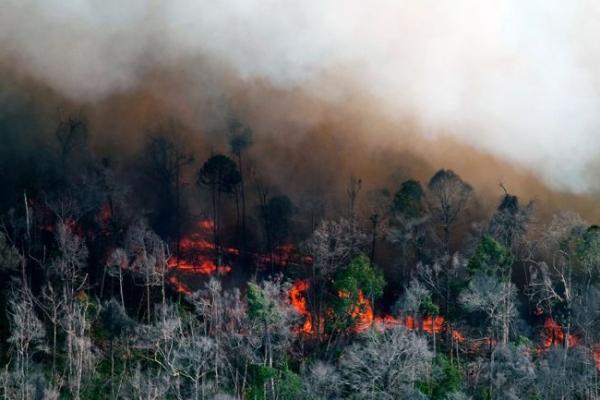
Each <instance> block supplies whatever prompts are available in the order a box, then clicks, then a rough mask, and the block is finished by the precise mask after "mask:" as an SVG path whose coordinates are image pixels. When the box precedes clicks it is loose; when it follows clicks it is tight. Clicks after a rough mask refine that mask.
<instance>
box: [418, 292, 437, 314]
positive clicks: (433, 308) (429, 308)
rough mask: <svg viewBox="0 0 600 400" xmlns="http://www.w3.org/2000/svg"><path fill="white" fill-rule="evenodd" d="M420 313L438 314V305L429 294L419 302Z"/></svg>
mask: <svg viewBox="0 0 600 400" xmlns="http://www.w3.org/2000/svg"><path fill="white" fill-rule="evenodd" d="M419 311H420V312H421V314H422V315H439V313H440V307H439V306H438V305H437V304H435V303H434V302H433V299H432V298H431V295H427V297H425V298H424V299H423V302H422V303H421V307H420V310H419Z"/></svg>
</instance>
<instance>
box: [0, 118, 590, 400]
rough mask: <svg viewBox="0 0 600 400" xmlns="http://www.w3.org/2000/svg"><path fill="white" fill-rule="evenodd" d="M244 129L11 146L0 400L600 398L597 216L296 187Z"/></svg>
mask: <svg viewBox="0 0 600 400" xmlns="http://www.w3.org/2000/svg"><path fill="white" fill-rule="evenodd" d="M228 121H229V122H228V128H227V130H226V131H225V132H223V133H222V134H223V135H225V136H226V137H227V140H228V145H227V146H222V147H221V148H217V147H213V148H211V151H210V155H209V156H207V157H202V158H201V159H199V158H198V156H197V154H195V153H194V152H193V151H191V150H190V148H189V147H187V146H186V145H185V142H182V141H181V140H180V137H179V136H178V135H177V127H176V126H175V125H173V124H172V123H166V124H164V125H161V126H160V128H157V129H154V130H151V131H149V132H148V133H147V134H146V135H144V138H145V139H144V143H143V146H142V148H141V150H140V151H139V152H137V153H135V154H134V155H130V154H128V155H127V158H125V157H124V156H120V158H119V157H111V156H107V155H105V154H103V153H102V152H101V151H99V150H98V149H95V148H93V147H92V146H91V145H90V141H89V137H90V134H89V133H90V132H89V126H88V123H87V120H86V118H85V116H84V115H75V114H73V115H67V116H63V117H62V118H61V119H60V121H59V122H58V123H57V124H56V126H55V127H53V132H52V135H50V136H49V137H50V139H49V140H48V141H47V142H45V145H44V146H43V147H40V148H38V150H39V151H36V152H31V151H29V152H27V153H23V154H17V153H12V154H9V151H8V150H6V151H5V153H3V154H4V155H3V157H2V165H1V170H0V172H1V173H0V185H1V186H0V187H1V189H2V190H1V195H0V222H1V225H0V227H1V231H0V276H1V280H0V308H1V310H0V351H1V353H0V356H1V358H0V365H1V367H2V368H1V372H0V397H2V398H6V399H23V400H25V399H48V400H49V399H117V398H122V399H140V400H142V399H143V400H147V399H248V400H258V399H279V400H288V399H312V400H317V399H322V400H325V399H448V400H450V399H452V400H463V399H531V400H534V399H597V398H600V228H599V227H598V226H596V225H593V221H585V220H584V219H583V218H582V217H580V216H579V215H578V214H577V213H576V212H574V210H569V209H565V210H563V211H562V212H556V213H554V212H549V211H548V208H547V207H546V206H545V204H543V203H541V202H539V201H535V199H534V200H533V201H530V199H523V198H519V197H517V195H515V194H513V193H512V192H511V188H510V186H509V185H504V184H502V183H500V184H499V186H498V188H497V193H496V195H495V197H494V198H493V199H491V200H490V199H489V196H488V195H485V196H481V195H480V194H478V192H477V188H476V187H473V186H471V185H470V184H469V183H468V182H466V181H465V180H463V179H462V178H461V176H460V173H461V171H452V170H449V169H440V170H439V171H437V172H435V173H434V174H433V175H432V176H431V177H430V178H429V179H427V180H422V181H419V180H417V179H416V178H414V177H410V176H407V174H404V177H403V178H401V179H400V178H396V179H395V180H391V181H390V182H391V183H390V185H388V186H387V187H378V186H376V185H375V186H374V185H373V183H372V182H369V181H368V180H366V179H365V180H363V179H361V177H360V176H351V175H346V174H345V171H339V172H336V171H333V172H332V171H329V172H330V173H331V174H332V176H337V178H336V181H335V182H331V186H329V187H327V186H324V187H320V189H318V190H317V189H315V190H312V191H299V190H298V189H297V188H298V187H299V186H302V185H306V186H307V187H308V186H310V182H312V181H313V180H314V179H317V177H316V176H312V175H311V173H310V172H309V171H306V172H303V170H302V169H301V168H302V164H297V165H295V166H294V168H300V170H299V171H297V173H298V174H299V175H300V176H303V182H295V183H293V184H292V183H290V184H289V186H287V185H284V186H282V185H275V184H273V182H271V181H270V179H269V175H265V174H263V171H261V170H260V167H259V166H258V165H259V164H257V163H256V159H254V158H253V157H255V156H256V155H253V153H252V152H251V150H252V148H253V146H257V145H260V142H259V141H260V138H259V137H256V136H255V135H253V133H252V131H251V129H250V127H248V126H246V125H245V124H244V123H242V122H241V121H240V120H238V119H237V118H233V117H232V118H230V119H229V120H228ZM6 138H9V136H6ZM5 143H6V144H7V146H8V147H7V148H12V149H17V148H18V146H15V147H10V146H9V145H12V144H11V143H10V142H9V141H8V139H7V141H6V142H5ZM13 144H14V143H13ZM261 157H269V155H268V152H264V151H263V152H261ZM398 176H400V175H398ZM340 187H341V188H343V189H342V190H338V188H340ZM288 189H289V191H287V190H288ZM486 204H492V205H493V206H492V207H489V206H486Z"/></svg>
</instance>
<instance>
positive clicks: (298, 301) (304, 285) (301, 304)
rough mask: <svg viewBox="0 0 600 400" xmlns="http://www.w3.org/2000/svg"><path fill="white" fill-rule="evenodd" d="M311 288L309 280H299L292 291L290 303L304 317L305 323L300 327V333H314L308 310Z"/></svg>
mask: <svg viewBox="0 0 600 400" xmlns="http://www.w3.org/2000/svg"><path fill="white" fill-rule="evenodd" d="M309 288H310V284H309V282H308V280H299V281H296V282H294V284H293V285H292V288H291V289H290V301H291V303H292V306H293V307H294V309H295V310H296V312H298V314H300V315H301V316H303V317H304V323H303V324H302V326H301V327H300V329H299V331H300V332H302V333H313V326H312V317H311V315H310V311H309V310H308V299H307V292H308V289H309Z"/></svg>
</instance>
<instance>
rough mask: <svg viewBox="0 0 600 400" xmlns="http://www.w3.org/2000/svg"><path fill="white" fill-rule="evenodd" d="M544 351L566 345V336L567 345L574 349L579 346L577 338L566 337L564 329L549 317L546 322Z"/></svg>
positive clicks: (572, 336)
mask: <svg viewBox="0 0 600 400" xmlns="http://www.w3.org/2000/svg"><path fill="white" fill-rule="evenodd" d="M543 336H544V343H543V347H544V349H549V348H550V347H552V346H562V345H563V344H564V343H565V336H566V340H567V345H568V346H569V347H573V346H575V345H576V344H577V337H576V336H574V335H568V336H567V335H565V332H564V331H563V329H562V327H561V326H560V325H558V324H557V323H556V321H554V320H553V319H552V318H550V317H548V318H546V320H545V321H544V330H543Z"/></svg>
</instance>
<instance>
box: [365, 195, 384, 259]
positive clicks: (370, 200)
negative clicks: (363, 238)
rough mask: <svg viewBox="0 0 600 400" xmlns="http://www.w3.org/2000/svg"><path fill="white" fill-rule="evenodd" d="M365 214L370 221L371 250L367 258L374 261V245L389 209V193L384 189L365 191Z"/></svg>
mask: <svg viewBox="0 0 600 400" xmlns="http://www.w3.org/2000/svg"><path fill="white" fill-rule="evenodd" d="M366 203H367V214H368V217H369V222H370V223H371V251H370V252H369V258H370V259H371V262H375V246H376V244H377V237H378V235H379V233H380V231H383V230H384V229H382V226H383V225H384V224H385V222H386V220H387V218H388V216H389V210H390V193H389V192H388V191H387V190H386V189H381V190H374V191H370V192H368V193H367V196H366Z"/></svg>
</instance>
